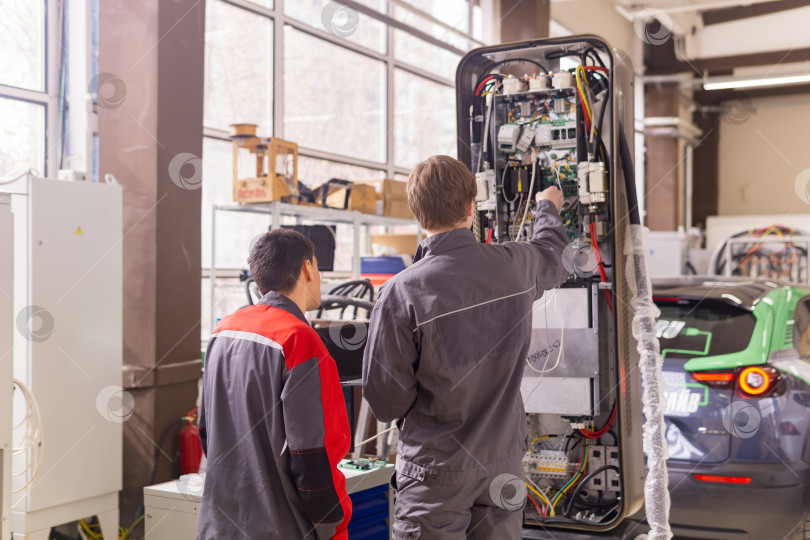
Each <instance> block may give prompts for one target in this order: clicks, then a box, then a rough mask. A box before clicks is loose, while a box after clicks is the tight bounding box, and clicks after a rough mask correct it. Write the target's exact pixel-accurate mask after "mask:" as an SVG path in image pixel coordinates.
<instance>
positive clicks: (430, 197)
mask: <svg viewBox="0 0 810 540" xmlns="http://www.w3.org/2000/svg"><path fill="white" fill-rule="evenodd" d="M475 194H476V186H475V176H473V174H472V173H471V172H470V169H468V168H467V167H466V166H465V165H464V164H463V163H462V162H460V161H459V160H457V159H455V158H451V157H450V156H433V157H430V158H428V159H426V160H425V161H423V162H421V163H419V164H417V165H416V167H414V168H413V170H412V171H411V176H410V177H408V206H410V207H411V211H412V212H413V214H414V215H415V216H416V219H417V220H418V221H419V224H420V225H421V226H422V228H423V229H427V230H429V231H435V230H438V229H445V228H449V227H452V226H454V225H457V224H458V223H460V222H462V221H464V220H465V219H466V218H467V216H468V215H469V211H470V204H471V203H472V202H473V200H475Z"/></svg>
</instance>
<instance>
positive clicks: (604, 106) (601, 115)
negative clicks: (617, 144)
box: [591, 85, 610, 163]
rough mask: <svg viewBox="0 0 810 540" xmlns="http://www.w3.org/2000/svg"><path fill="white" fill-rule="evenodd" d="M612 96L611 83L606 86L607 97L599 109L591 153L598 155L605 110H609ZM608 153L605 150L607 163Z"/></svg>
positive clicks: (603, 99)
mask: <svg viewBox="0 0 810 540" xmlns="http://www.w3.org/2000/svg"><path fill="white" fill-rule="evenodd" d="M609 98H610V85H608V86H607V87H605V97H604V98H602V108H601V109H600V110H599V122H598V123H597V126H596V134H595V135H594V138H593V146H592V150H591V155H592V156H596V146H597V144H598V143H599V142H600V141H601V139H602V125H603V123H604V120H605V111H606V110H607V108H608V106H609V105H610V103H609V101H608V99H609ZM607 160H608V155H607V152H605V162H606V163H607Z"/></svg>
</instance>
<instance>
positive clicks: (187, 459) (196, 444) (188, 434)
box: [180, 409, 203, 474]
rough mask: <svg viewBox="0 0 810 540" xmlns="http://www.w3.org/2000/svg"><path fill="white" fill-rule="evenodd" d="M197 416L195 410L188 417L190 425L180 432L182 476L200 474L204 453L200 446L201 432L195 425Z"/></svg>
mask: <svg viewBox="0 0 810 540" xmlns="http://www.w3.org/2000/svg"><path fill="white" fill-rule="evenodd" d="M196 416H197V409H194V410H193V411H191V412H190V413H189V414H188V415H187V416H186V419H187V420H188V424H186V427H184V428H183V429H181V430H180V474H193V473H197V472H200V461H201V460H202V455H203V452H202V446H201V445H200V430H199V429H198V428H197V424H195V423H194V421H195V420H196Z"/></svg>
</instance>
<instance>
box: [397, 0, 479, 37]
mask: <svg viewBox="0 0 810 540" xmlns="http://www.w3.org/2000/svg"><path fill="white" fill-rule="evenodd" d="M408 4H410V5H411V6H413V7H415V8H416V9H418V10H419V11H422V12H424V13H427V14H428V15H430V16H431V17H433V18H434V19H437V20H439V21H441V22H443V23H444V24H448V25H450V26H452V27H453V28H456V29H458V30H459V31H461V32H464V33H468V32H469V31H470V12H469V9H470V3H469V1H468V0H408ZM394 16H395V17H396V18H397V20H400V21H402V22H404V23H407V24H411V25H413V26H416V27H417V28H420V29H424V28H422V27H421V26H417V25H416V24H413V23H415V22H417V20H416V18H418V19H423V17H420V16H419V15H418V14H417V13H414V12H413V11H411V10H409V9H406V8H403V7H400V6H397V8H396V9H395V10H394ZM436 28H440V27H439V26H438V25H437V26H436ZM429 33H431V34H432V33H433V31H430V30H429ZM436 37H442V36H436Z"/></svg>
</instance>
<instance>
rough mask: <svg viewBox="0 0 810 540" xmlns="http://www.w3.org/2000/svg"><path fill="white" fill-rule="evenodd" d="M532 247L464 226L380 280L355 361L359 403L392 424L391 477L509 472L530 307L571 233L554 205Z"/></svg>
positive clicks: (452, 479) (517, 438)
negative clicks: (478, 235)
mask: <svg viewBox="0 0 810 540" xmlns="http://www.w3.org/2000/svg"><path fill="white" fill-rule="evenodd" d="M534 218H535V219H534V234H533V236H532V238H531V240H530V241H528V242H507V243H504V244H501V245H488V244H482V243H479V242H477V241H476V239H475V236H474V235H473V234H472V232H471V231H470V230H468V229H464V228H462V229H455V230H452V231H448V232H444V233H441V234H437V235H435V236H431V237H430V238H427V239H426V240H424V241H423V242H422V243H421V244H420V246H419V253H418V255H419V254H421V258H420V260H418V262H416V263H414V264H413V265H412V266H410V267H409V268H407V269H406V270H404V271H402V272H400V273H399V274H397V275H396V276H395V277H394V278H393V279H391V280H390V281H389V282H388V283H387V284H386V285H385V288H384V290H383V292H382V293H381V295H380V298H379V300H378V301H377V304H376V306H375V308H374V311H373V314H372V317H371V324H370V328H369V338H368V342H367V345H366V350H365V356H364V358H363V396H364V397H365V398H366V400H367V401H368V403H369V405H370V406H371V410H372V411H373V412H374V415H375V416H376V417H377V418H378V419H379V420H381V421H384V422H390V421H393V420H394V419H397V418H399V419H401V421H400V435H399V445H398V449H397V452H398V456H397V471H398V472H399V473H401V474H404V475H406V476H410V477H412V478H416V479H418V480H424V481H427V482H434V483H438V484H457V483H465V482H470V481H472V480H475V479H478V478H483V477H486V476H491V475H493V474H498V473H499V472H503V471H505V470H507V469H509V468H510V467H513V466H514V463H515V461H516V460H519V459H520V458H521V457H522V456H523V454H524V453H525V452H526V449H527V447H528V434H527V429H526V417H525V411H524V409H523V402H522V400H521V395H520V383H521V378H522V376H523V365H524V361H525V359H526V355H527V352H528V349H529V340H530V334H531V326H532V304H533V303H534V301H535V300H537V299H538V298H540V297H541V296H542V295H543V291H545V290H548V289H552V288H554V287H557V286H559V285H560V284H561V283H562V282H563V281H564V280H565V279H566V278H567V276H568V272H567V271H566V270H565V268H564V266H563V263H562V252H563V249H564V248H565V246H566V245H567V244H568V237H567V236H566V233H565V229H564V227H563V224H562V222H561V220H560V217H559V214H558V212H557V210H556V208H555V207H554V205H553V204H552V203H551V202H550V201H541V202H540V203H539V204H538V206H537V209H536V211H535V212H534Z"/></svg>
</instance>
